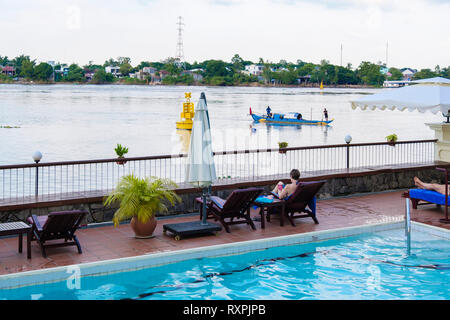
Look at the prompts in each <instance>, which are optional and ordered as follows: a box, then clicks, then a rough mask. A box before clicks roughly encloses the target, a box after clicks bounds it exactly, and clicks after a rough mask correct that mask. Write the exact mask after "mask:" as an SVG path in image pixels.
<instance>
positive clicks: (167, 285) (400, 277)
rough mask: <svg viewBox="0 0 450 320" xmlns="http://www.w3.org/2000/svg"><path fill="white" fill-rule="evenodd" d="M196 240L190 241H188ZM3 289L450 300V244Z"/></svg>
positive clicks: (367, 245)
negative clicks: (74, 286)
mask: <svg viewBox="0 0 450 320" xmlns="http://www.w3.org/2000/svg"><path fill="white" fill-rule="evenodd" d="M185 241H189V240H185ZM79 287H80V288H79V289H76V288H74V289H71V288H68V286H67V282H66V281H64V282H59V283H53V284H45V285H35V286H28V287H22V288H17V289H8V290H0V299H90V300H91V299H252V300H253V299H450V241H448V240H445V239H442V238H439V237H435V236H431V235H429V234H425V233H420V232H415V233H413V237H412V250H411V255H408V254H407V251H406V245H405V236H404V232H403V231H401V230H394V231H383V232H377V233H370V234H364V235H361V236H354V237H348V238H342V239H333V240H328V241H322V242H315V243H307V244H301V245H292V246H284V247H276V248H269V249H265V250H259V251H255V252H248V253H243V254H239V255H231V256H222V257H215V258H202V259H194V260H187V261H183V262H179V263H173V264H168V265H163V266H157V267H152V268H147V269H142V270H138V271H131V272H121V273H116V274H112V275H105V276H94V277H82V278H81V281H80V286H79Z"/></svg>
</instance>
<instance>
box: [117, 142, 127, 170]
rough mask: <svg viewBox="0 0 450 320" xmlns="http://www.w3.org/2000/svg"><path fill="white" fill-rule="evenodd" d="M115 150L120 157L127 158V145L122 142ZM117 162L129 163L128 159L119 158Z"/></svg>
mask: <svg viewBox="0 0 450 320" xmlns="http://www.w3.org/2000/svg"><path fill="white" fill-rule="evenodd" d="M114 151H115V152H116V154H117V158H118V159H124V158H125V157H124V154H127V153H128V148H127V147H125V146H122V145H121V144H120V143H118V144H117V147H116V148H115V149H114ZM116 163H117V164H122V165H123V164H125V163H127V161H126V160H118V161H116Z"/></svg>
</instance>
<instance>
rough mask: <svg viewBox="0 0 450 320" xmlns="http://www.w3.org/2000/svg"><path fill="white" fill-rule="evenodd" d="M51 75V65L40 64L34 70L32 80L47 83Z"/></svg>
mask: <svg viewBox="0 0 450 320" xmlns="http://www.w3.org/2000/svg"><path fill="white" fill-rule="evenodd" d="M52 74H53V68H52V66H51V65H49V64H48V63H45V62H41V63H40V64H38V65H37V66H36V68H34V79H36V80H41V81H47V80H48V79H49V78H50V77H51V76H52Z"/></svg>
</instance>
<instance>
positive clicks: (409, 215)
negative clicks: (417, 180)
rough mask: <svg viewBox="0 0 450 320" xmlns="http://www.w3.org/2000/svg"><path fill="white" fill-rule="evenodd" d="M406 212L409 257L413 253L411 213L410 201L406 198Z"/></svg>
mask: <svg viewBox="0 0 450 320" xmlns="http://www.w3.org/2000/svg"><path fill="white" fill-rule="evenodd" d="M405 200H406V210H405V236H406V250H407V253H408V255H409V254H410V253H411V211H410V207H409V205H410V203H409V199H408V198H406V199H405Z"/></svg>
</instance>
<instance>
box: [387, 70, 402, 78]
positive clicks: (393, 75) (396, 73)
mask: <svg viewBox="0 0 450 320" xmlns="http://www.w3.org/2000/svg"><path fill="white" fill-rule="evenodd" d="M389 73H390V74H391V76H390V77H389V80H402V79H403V73H402V72H401V71H400V70H399V69H397V68H390V69H389Z"/></svg>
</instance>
